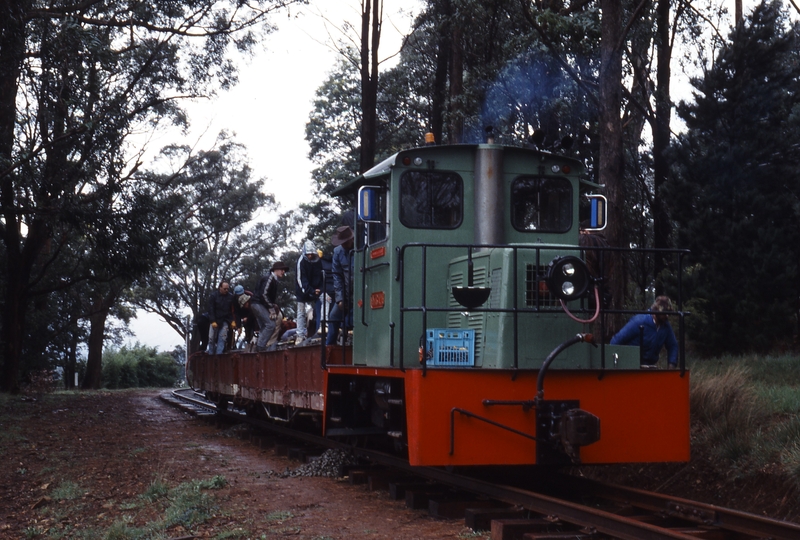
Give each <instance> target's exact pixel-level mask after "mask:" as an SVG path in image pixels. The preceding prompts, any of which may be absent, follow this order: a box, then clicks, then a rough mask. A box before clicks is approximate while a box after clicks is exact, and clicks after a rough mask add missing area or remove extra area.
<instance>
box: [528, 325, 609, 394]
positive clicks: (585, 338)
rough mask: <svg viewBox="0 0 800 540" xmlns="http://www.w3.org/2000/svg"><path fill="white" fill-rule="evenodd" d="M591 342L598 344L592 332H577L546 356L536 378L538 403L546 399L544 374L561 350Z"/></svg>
mask: <svg viewBox="0 0 800 540" xmlns="http://www.w3.org/2000/svg"><path fill="white" fill-rule="evenodd" d="M582 342H585V343H591V344H592V345H594V346H595V347H597V344H596V343H595V342H594V336H593V335H592V334H577V335H576V336H575V337H573V338H571V339H568V340H567V341H565V342H564V343H562V344H561V345H559V346H558V347H556V348H555V349H553V351H552V352H551V353H550V354H549V355H548V356H547V358H545V360H544V363H543V364H542V367H541V369H539V376H538V377H537V379H536V399H535V401H536V403H537V404H538V403H539V402H540V401H542V400H543V399H544V375H545V373H546V372H547V368H549V367H550V364H552V363H553V360H555V359H556V356H558V355H559V354H561V351H563V350H564V349H566V348H568V347H571V346H573V345H575V344H576V343H582Z"/></svg>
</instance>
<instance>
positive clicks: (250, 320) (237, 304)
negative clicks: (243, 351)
mask: <svg viewBox="0 0 800 540" xmlns="http://www.w3.org/2000/svg"><path fill="white" fill-rule="evenodd" d="M252 296H253V291H248V290H247V289H245V288H244V287H243V286H242V285H237V286H236V287H235V288H234V289H233V313H234V315H235V317H236V319H235V320H236V324H237V327H238V335H239V336H240V335H241V333H242V329H244V342H245V344H248V343H250V340H251V339H252V337H253V335H254V334H255V331H256V330H258V325H257V324H256V318H255V315H254V314H253V311H252V310H251V309H250V298H251V297H252Z"/></svg>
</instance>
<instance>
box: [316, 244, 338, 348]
mask: <svg viewBox="0 0 800 540" xmlns="http://www.w3.org/2000/svg"><path fill="white" fill-rule="evenodd" d="M317 253H318V254H319V258H320V264H322V271H323V272H324V274H323V275H324V276H325V287H323V290H324V291H325V293H324V294H323V295H322V296H320V304H321V305H322V309H321V310H320V318H319V321H320V324H318V325H317V332H319V333H320V334H321V333H322V332H321V330H322V321H327V320H328V319H329V318H330V314H331V307H332V305H333V294H334V293H333V291H334V288H333V254H331V255H323V254H322V251H318V252H317Z"/></svg>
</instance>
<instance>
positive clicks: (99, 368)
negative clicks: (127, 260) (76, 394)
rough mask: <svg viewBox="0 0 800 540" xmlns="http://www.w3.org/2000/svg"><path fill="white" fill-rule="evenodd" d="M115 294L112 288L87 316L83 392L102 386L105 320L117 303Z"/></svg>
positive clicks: (114, 289)
mask: <svg viewBox="0 0 800 540" xmlns="http://www.w3.org/2000/svg"><path fill="white" fill-rule="evenodd" d="M117 294H118V293H117V289H116V288H115V287H113V286H112V290H111V291H110V292H108V294H106V295H105V296H103V297H102V298H100V299H99V300H97V301H96V302H95V303H94V305H93V306H92V314H91V315H90V316H89V342H88V349H89V350H88V355H87V359H86V375H85V376H84V378H83V384H82V385H81V388H82V389H83V390H97V389H99V388H100V387H101V386H102V384H103V342H104V341H105V337H106V319H108V313H109V311H111V307H112V306H113V305H114V304H115V303H116V301H117Z"/></svg>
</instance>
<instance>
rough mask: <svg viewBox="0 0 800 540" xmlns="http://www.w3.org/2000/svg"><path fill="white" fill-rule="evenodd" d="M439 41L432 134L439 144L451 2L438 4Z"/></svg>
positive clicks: (442, 118) (445, 96) (445, 92)
mask: <svg viewBox="0 0 800 540" xmlns="http://www.w3.org/2000/svg"><path fill="white" fill-rule="evenodd" d="M437 6H438V18H439V21H440V24H439V40H438V42H437V44H436V72H435V73H434V79H433V97H432V99H431V133H433V138H434V140H435V141H436V143H437V144H442V143H443V142H444V113H445V107H446V106H447V76H448V71H449V69H450V31H449V28H450V24H451V20H450V1H449V0H440V1H439V2H437Z"/></svg>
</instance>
